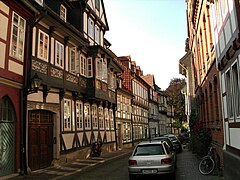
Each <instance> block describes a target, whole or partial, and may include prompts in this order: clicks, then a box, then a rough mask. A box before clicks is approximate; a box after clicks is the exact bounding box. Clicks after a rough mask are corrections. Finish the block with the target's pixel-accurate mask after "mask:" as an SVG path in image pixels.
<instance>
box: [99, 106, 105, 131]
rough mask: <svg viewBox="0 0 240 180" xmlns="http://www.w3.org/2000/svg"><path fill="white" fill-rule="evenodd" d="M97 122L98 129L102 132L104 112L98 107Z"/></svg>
mask: <svg viewBox="0 0 240 180" xmlns="http://www.w3.org/2000/svg"><path fill="white" fill-rule="evenodd" d="M98 121H99V125H98V127H99V129H100V130H104V127H105V126H104V111H103V107H102V106H99V107H98Z"/></svg>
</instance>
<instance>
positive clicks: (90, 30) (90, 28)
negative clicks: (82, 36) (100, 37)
mask: <svg viewBox="0 0 240 180" xmlns="http://www.w3.org/2000/svg"><path fill="white" fill-rule="evenodd" d="M88 35H89V36H90V37H91V38H94V25H93V21H92V19H91V18H89V19H88Z"/></svg>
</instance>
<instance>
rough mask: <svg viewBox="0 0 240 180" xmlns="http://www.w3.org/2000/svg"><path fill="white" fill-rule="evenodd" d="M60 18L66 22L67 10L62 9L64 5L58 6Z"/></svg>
mask: <svg viewBox="0 0 240 180" xmlns="http://www.w3.org/2000/svg"><path fill="white" fill-rule="evenodd" d="M60 18H61V19H62V20H63V21H65V22H66V20H67V9H66V8H65V7H64V5H61V6H60Z"/></svg>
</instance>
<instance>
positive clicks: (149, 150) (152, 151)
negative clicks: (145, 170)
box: [134, 144, 164, 156]
mask: <svg viewBox="0 0 240 180" xmlns="http://www.w3.org/2000/svg"><path fill="white" fill-rule="evenodd" d="M162 154H164V150H163V147H162V145H161V144H146V145H138V146H137V148H136V150H135V152H134V156H148V155H162Z"/></svg>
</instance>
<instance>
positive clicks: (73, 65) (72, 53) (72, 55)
mask: <svg viewBox="0 0 240 180" xmlns="http://www.w3.org/2000/svg"><path fill="white" fill-rule="evenodd" d="M69 63H70V68H69V69H70V72H71V73H78V69H77V50H76V47H73V48H70V49H69Z"/></svg>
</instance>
